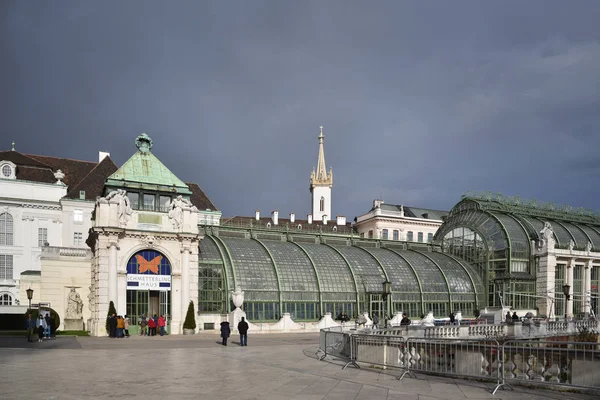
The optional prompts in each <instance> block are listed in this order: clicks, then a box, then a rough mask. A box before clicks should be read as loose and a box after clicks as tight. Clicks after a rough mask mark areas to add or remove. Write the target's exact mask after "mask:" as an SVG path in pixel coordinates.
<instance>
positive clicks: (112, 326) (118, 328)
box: [108, 314, 131, 339]
mask: <svg viewBox="0 0 600 400" xmlns="http://www.w3.org/2000/svg"><path fill="white" fill-rule="evenodd" d="M130 323H131V321H130V320H129V317H128V316H127V315H125V317H123V316H121V315H115V314H113V315H111V316H110V317H109V318H108V328H109V336H110V337H111V338H120V339H122V338H124V337H129V324H130Z"/></svg>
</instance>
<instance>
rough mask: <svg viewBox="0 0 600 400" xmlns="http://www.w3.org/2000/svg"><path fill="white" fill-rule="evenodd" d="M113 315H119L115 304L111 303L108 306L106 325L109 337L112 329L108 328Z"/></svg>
mask: <svg viewBox="0 0 600 400" xmlns="http://www.w3.org/2000/svg"><path fill="white" fill-rule="evenodd" d="M113 314H115V315H117V310H116V308H115V304H114V303H113V302H112V301H111V302H110V303H109V304H108V314H106V325H105V326H104V327H105V328H106V334H107V335H110V327H109V326H108V318H109V317H110V316H111V315H113Z"/></svg>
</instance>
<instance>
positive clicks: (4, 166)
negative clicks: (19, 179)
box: [0, 161, 17, 179]
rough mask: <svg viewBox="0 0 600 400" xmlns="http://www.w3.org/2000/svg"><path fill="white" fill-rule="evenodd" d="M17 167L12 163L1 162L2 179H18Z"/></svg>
mask: <svg viewBox="0 0 600 400" xmlns="http://www.w3.org/2000/svg"><path fill="white" fill-rule="evenodd" d="M16 167H17V166H16V165H15V164H13V163H12V162H10V161H3V162H0V173H1V175H0V177H1V178H2V179H16V174H15V172H16Z"/></svg>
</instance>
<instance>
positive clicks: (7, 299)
mask: <svg viewBox="0 0 600 400" xmlns="http://www.w3.org/2000/svg"><path fill="white" fill-rule="evenodd" d="M0 306H12V296H11V295H10V294H8V293H4V294H2V295H0Z"/></svg>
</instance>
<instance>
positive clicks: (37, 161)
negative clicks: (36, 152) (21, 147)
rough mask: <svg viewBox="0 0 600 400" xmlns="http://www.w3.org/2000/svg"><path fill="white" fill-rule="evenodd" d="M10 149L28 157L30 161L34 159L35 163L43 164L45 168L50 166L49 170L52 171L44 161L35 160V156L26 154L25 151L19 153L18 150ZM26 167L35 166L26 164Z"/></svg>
mask: <svg viewBox="0 0 600 400" xmlns="http://www.w3.org/2000/svg"><path fill="white" fill-rule="evenodd" d="M12 151H14V152H15V153H17V154H19V155H21V156H23V157H25V158H28V159H30V160H31V161H34V162H36V163H39V164H42V165H45V166H46V167H47V168H50V170H51V171H52V167H51V166H50V165H48V164H46V163H45V162H43V161H40V160H36V159H35V158H33V157H31V155H29V154H26V153H21V152H20V151H16V150H12ZM28 167H36V165H28Z"/></svg>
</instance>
